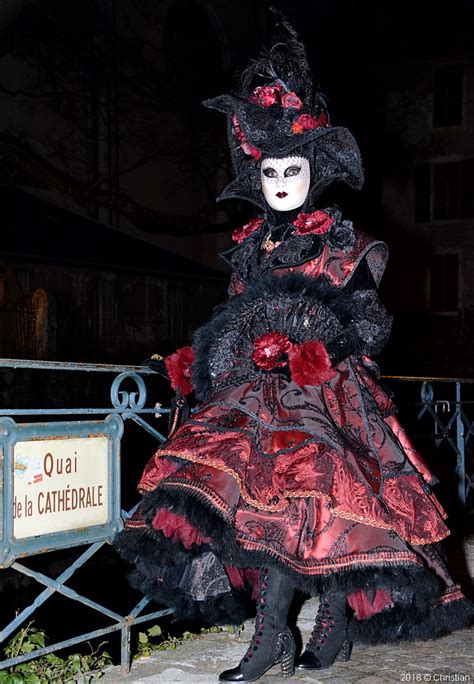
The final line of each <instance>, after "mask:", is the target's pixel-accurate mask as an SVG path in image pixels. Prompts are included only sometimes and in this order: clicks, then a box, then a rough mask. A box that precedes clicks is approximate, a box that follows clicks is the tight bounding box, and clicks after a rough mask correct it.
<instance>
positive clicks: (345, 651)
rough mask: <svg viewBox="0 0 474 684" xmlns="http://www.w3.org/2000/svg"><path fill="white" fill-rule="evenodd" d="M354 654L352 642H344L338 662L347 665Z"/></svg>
mask: <svg viewBox="0 0 474 684" xmlns="http://www.w3.org/2000/svg"><path fill="white" fill-rule="evenodd" d="M351 653H352V641H347V640H346V641H344V642H343V643H342V646H341V650H340V651H339V653H338V654H337V656H336V660H339V661H341V662H343V663H347V661H348V660H350V657H351Z"/></svg>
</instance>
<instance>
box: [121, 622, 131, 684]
mask: <svg viewBox="0 0 474 684" xmlns="http://www.w3.org/2000/svg"><path fill="white" fill-rule="evenodd" d="M120 671H121V674H122V677H125V676H126V675H128V673H129V672H130V624H129V623H128V621H127V622H124V623H123V625H122V644H121V651H120Z"/></svg>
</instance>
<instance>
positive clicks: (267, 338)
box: [253, 332, 291, 371]
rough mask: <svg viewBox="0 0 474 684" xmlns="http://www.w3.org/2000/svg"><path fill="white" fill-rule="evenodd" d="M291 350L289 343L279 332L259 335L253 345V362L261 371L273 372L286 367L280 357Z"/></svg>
mask: <svg viewBox="0 0 474 684" xmlns="http://www.w3.org/2000/svg"><path fill="white" fill-rule="evenodd" d="M290 349H291V342H290V340H289V339H288V338H287V336H286V335H283V333H279V332H273V333H267V334H266V335H260V337H257V339H256V340H255V342H254V345H253V360H254V362H255V364H256V365H257V366H258V367H259V368H262V369H263V370H268V371H270V370H273V369H274V368H282V367H283V366H286V361H282V360H281V359H280V357H281V356H282V355H283V354H287V353H288V352H289V351H290Z"/></svg>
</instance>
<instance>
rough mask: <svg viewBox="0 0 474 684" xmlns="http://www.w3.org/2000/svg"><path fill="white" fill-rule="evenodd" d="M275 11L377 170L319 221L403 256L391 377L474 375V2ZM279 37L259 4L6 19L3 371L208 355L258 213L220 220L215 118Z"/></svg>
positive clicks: (389, 278) (4, 14) (55, 10)
mask: <svg viewBox="0 0 474 684" xmlns="http://www.w3.org/2000/svg"><path fill="white" fill-rule="evenodd" d="M278 6H279V8H280V9H282V10H283V11H284V12H285V13H286V14H287V15H288V17H289V18H290V20H291V21H292V23H293V24H294V26H295V27H296V29H297V30H298V31H299V33H300V35H301V37H302V39H303V41H304V42H305V44H306V47H307V51H308V54H309V57H310V61H311V63H312V65H313V69H314V74H315V78H316V80H317V81H319V83H320V85H321V87H322V89H323V91H324V92H325V93H326V94H327V96H328V99H329V105H330V110H331V112H332V118H333V121H334V122H335V123H336V124H342V125H345V126H347V127H348V128H349V129H350V130H351V131H352V132H353V133H354V135H355V137H356V139H357V140H358V142H359V144H360V147H361V150H362V154H363V159H364V164H365V168H366V184H365V187H364V189H363V191H362V192H361V193H355V192H349V191H346V190H345V189H344V188H343V187H334V188H332V189H331V191H330V193H329V196H328V197H325V198H323V199H322V205H323V206H324V202H325V201H328V202H329V201H337V202H338V203H339V204H340V205H341V206H342V208H343V209H344V211H345V213H346V215H347V216H349V217H351V218H352V219H353V220H354V221H355V223H356V225H357V227H358V228H360V229H362V230H365V231H367V232H369V233H371V234H373V235H375V236H377V237H381V238H383V239H385V240H386V241H387V242H388V244H389V247H390V250H391V254H392V258H391V261H390V265H389V268H388V271H387V275H386V277H385V279H384V282H383V286H382V295H383V298H384V300H385V301H386V303H387V305H388V306H389V308H390V309H391V310H392V311H393V313H394V314H395V321H396V322H395V326H394V332H393V335H392V341H391V343H390V344H389V346H388V348H387V350H386V351H385V353H384V354H383V356H382V359H381V360H382V365H383V368H384V370H385V371H386V372H388V373H400V374H408V373H411V374H416V375H423V374H432V375H442V376H449V375H460V376H462V377H468V376H470V375H471V374H472V370H473V365H474V359H473V354H472V351H471V347H472V345H471V344H470V338H471V333H472V330H473V329H474V315H473V313H472V312H473V311H474V285H473V283H472V279H471V277H470V272H471V266H472V263H473V261H474V251H473V242H472V223H473V221H474V202H473V200H472V190H471V188H472V184H473V181H474V161H473V159H474V146H473V135H472V133H473V126H474V108H473V100H474V97H473V92H474V75H473V60H472V53H471V50H472V45H471V44H472V35H473V16H474V15H473V4H472V1H471V0H455V1H454V2H452V3H450V5H449V10H448V8H447V7H446V6H445V5H439V6H438V5H434V4H432V3H428V2H417V3H409V2H398V3H376V2H366V3H356V2H352V1H346V2H334V1H333V2H329V1H328V0H324V1H321V2H310V3H308V2H300V1H299V0H296V1H292V2H289V1H288V2H284V1H281V2H280V3H279V4H278ZM274 23H275V19H274V16H273V15H272V14H271V13H270V12H269V10H268V5H267V3H264V2H257V1H255V0H250V1H248V2H245V1H243V2H241V3H239V4H238V6H237V5H235V4H232V3H228V2H225V1H224V0H215V1H213V0H206V1H202V2H200V1H199V0H173V1H171V0H169V1H166V2H164V1H161V2H155V1H153V2H152V1H151V0H120V1H119V0H71V1H70V2H68V3H64V2H62V1H61V0H9V2H6V3H3V5H2V10H1V13H0V29H1V41H0V50H1V53H0V98H1V104H2V108H1V110H2V114H1V116H0V180H1V182H2V188H1V193H2V205H3V218H4V223H3V226H4V227H3V231H2V234H3V239H2V246H1V251H0V256H1V270H2V273H1V283H0V285H1V287H0V317H1V318H2V320H3V324H2V326H1V327H2V330H4V331H5V330H6V329H9V330H10V332H9V333H8V334H7V333H5V332H2V334H1V336H0V347H1V349H0V352H1V354H2V356H13V357H15V356H20V357H21V356H23V357H37V358H57V359H68V360H71V359H78V360H79V359H80V360H94V361H112V360H113V361H120V362H123V363H129V362H133V363H136V362H139V361H140V360H141V359H143V358H145V357H146V356H148V355H149V354H150V353H152V352H154V351H157V350H158V351H164V352H165V353H166V352H167V351H169V350H170V349H172V348H173V347H174V346H176V345H179V344H182V343H184V342H188V341H189V339H190V337H191V335H192V331H193V330H194V329H195V328H196V327H197V326H198V325H199V324H200V323H201V322H202V321H203V320H205V319H206V318H207V316H208V315H209V313H210V311H211V310H212V307H213V306H214V305H215V304H216V303H217V302H218V301H219V300H221V299H222V298H223V297H224V296H225V287H226V279H227V275H226V273H225V272H224V271H223V266H222V264H220V263H219V261H218V259H217V257H216V255H217V253H218V252H219V251H222V250H223V249H225V248H226V247H227V246H229V245H230V232H231V230H232V229H233V228H235V227H237V226H238V225H241V224H242V223H243V222H245V221H246V220H248V218H250V217H251V216H252V215H253V213H254V211H255V210H254V209H253V208H252V207H251V206H244V205H243V204H239V203H237V204H234V205H233V204H232V203H231V202H227V203H225V204H223V205H222V206H217V205H216V204H215V197H216V196H217V194H218V193H219V191H220V190H221V189H222V187H223V186H224V185H225V184H226V182H227V181H228V179H229V174H230V173H231V170H230V165H229V159H228V155H227V150H226V138H225V131H224V128H225V125H224V121H223V117H222V116H220V115H218V114H217V113H215V112H210V111H208V110H205V109H204V108H203V107H202V106H201V105H200V102H201V100H202V99H204V98H206V97H209V96H211V95H215V94H218V93H220V92H224V91H226V90H228V89H229V88H230V87H231V85H232V83H233V82H234V79H235V74H236V73H237V72H238V71H239V69H241V68H242V67H244V66H245V65H246V64H247V63H248V60H249V58H251V57H252V56H254V55H256V54H257V53H258V51H259V49H260V47H261V46H262V44H263V43H267V44H268V41H269V40H270V36H271V34H272V32H273V27H274ZM166 250H169V251H171V252H173V253H174V254H170V253H169V251H166ZM11 331H14V333H13V334H12V333H11Z"/></svg>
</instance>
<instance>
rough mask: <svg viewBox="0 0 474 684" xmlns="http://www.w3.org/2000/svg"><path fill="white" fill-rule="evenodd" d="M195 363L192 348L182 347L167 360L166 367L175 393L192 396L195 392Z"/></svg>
mask: <svg viewBox="0 0 474 684" xmlns="http://www.w3.org/2000/svg"><path fill="white" fill-rule="evenodd" d="M193 362H194V352H193V350H192V347H181V348H180V349H177V350H176V351H175V353H174V354H170V356H167V357H166V358H165V366H166V370H167V371H168V376H169V379H170V383H171V387H172V388H173V389H174V391H175V392H178V391H179V392H181V394H190V392H192V391H193V386H192V384H191V366H192V364H193Z"/></svg>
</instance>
